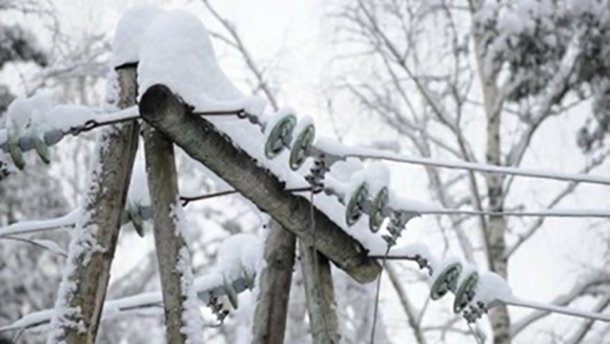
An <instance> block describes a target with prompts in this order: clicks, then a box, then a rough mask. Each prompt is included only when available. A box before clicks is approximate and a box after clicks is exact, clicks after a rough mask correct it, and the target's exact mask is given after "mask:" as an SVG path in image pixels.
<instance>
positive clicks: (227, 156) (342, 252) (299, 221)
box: [139, 85, 381, 283]
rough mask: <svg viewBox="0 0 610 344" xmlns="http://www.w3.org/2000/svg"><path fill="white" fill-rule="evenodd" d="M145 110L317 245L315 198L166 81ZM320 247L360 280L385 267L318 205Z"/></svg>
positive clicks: (152, 91) (153, 90)
mask: <svg viewBox="0 0 610 344" xmlns="http://www.w3.org/2000/svg"><path fill="white" fill-rule="evenodd" d="M139 108H140V114H141V116H142V117H143V118H144V120H145V121H146V122H148V123H149V124H150V125H151V126H153V127H154V128H156V129H157V130H159V131H161V132H162V133H164V134H165V135H167V136H168V137H169V138H170V139H171V140H172V141H174V143H175V144H177V145H178V146H180V147H181V148H182V149H183V150H184V151H185V152H186V153H187V154H188V155H190V156H191V157H192V158H193V159H195V160H197V161H199V162H201V163H202V164H204V165H205V166H206V167H208V168H209V169H210V170H212V171H213V172H214V173H216V174H217V175H218V176H220V177H221V178H222V179H224V180H225V181H226V182H227V183H228V184H230V185H231V186H232V187H234V188H235V189H236V190H237V191H239V192H240V193H241V194H242V195H243V196H244V197H246V198H248V199H249V200H250V201H252V202H253V203H254V204H256V205H257V206H258V207H259V208H260V209H261V210H263V211H264V212H266V213H268V214H269V215H270V216H271V217H273V218H274V219H275V220H276V221H278V222H279V223H280V224H281V225H282V226H283V227H284V228H285V229H287V230H289V231H291V232H292V233H294V234H295V235H297V236H298V237H299V238H300V239H301V240H302V241H303V242H304V243H306V244H308V245H314V243H313V237H312V235H311V234H312V233H311V222H310V216H309V212H310V203H309V201H308V200H307V199H305V198H303V197H299V196H296V195H293V194H291V193H290V192H286V191H285V190H284V185H283V183H282V182H281V181H280V180H278V178H277V177H276V176H274V175H273V174H272V173H271V172H269V171H268V170H266V169H264V168H262V167H260V166H259V164H257V162H256V160H255V159H254V158H252V157H251V156H250V155H248V154H247V153H246V152H244V151H243V150H241V149H239V148H238V147H236V146H235V145H234V144H233V142H231V140H230V139H229V138H228V137H227V136H226V135H224V134H222V133H220V132H218V131H217V130H216V129H215V128H214V126H213V124H211V123H210V122H209V121H207V120H206V119H205V118H203V117H200V116H195V115H193V114H192V111H191V110H190V108H189V106H188V105H187V104H185V103H183V102H182V101H181V100H180V98H179V97H178V96H176V95H174V93H173V92H172V91H171V90H170V89H169V88H168V87H167V86H165V85H154V86H151V87H150V88H148V89H147V90H146V92H144V94H143V95H142V98H141V100H140V104H139ZM314 221H315V225H316V233H315V239H316V240H315V248H316V249H317V250H318V251H320V252H321V253H322V254H323V255H325V256H326V257H328V258H329V259H330V260H331V261H333V262H334V263H335V265H337V267H339V268H340V269H342V270H344V271H345V272H346V273H347V274H349V275H350V276H352V277H353V278H354V279H355V280H357V281H359V282H361V283H366V282H370V281H372V280H374V279H375V278H376V277H377V276H378V275H379V273H380V271H381V266H380V265H379V264H378V263H377V261H376V260H374V259H370V258H367V257H366V250H365V249H364V248H363V247H362V245H361V244H360V243H359V242H358V241H356V240H355V239H354V238H352V237H350V236H349V235H348V234H347V233H345V232H344V231H343V230H342V229H341V228H340V227H339V226H338V225H337V224H336V223H334V222H333V221H332V220H330V219H329V218H328V216H326V214H324V213H322V212H321V211H319V210H318V209H315V208H314Z"/></svg>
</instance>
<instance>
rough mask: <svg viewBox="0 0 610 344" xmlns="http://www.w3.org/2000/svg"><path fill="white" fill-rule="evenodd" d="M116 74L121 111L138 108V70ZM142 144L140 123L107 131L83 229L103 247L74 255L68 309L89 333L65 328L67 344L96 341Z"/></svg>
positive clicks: (88, 200) (100, 151) (85, 206)
mask: <svg viewBox="0 0 610 344" xmlns="http://www.w3.org/2000/svg"><path fill="white" fill-rule="evenodd" d="M117 73H118V77H119V87H120V92H119V100H118V106H119V108H121V109H124V108H127V107H130V106H133V105H135V103H136V90H137V86H136V69H135V68H134V67H127V68H122V69H119V70H117ZM137 145H138V124H137V122H136V121H130V122H127V123H122V124H116V125H114V126H113V127H112V128H108V129H104V131H103V132H102V138H101V141H100V144H99V148H98V149H99V151H98V154H99V156H98V158H99V163H100V164H101V170H100V173H99V175H95V176H93V178H95V182H96V186H95V187H92V188H91V189H90V190H89V191H88V192H87V193H88V195H87V197H86V199H87V202H86V204H85V205H84V211H85V213H88V214H90V217H89V219H88V220H87V221H86V222H85V223H84V224H83V226H84V227H89V228H96V231H95V241H96V245H99V247H103V250H101V251H96V250H93V251H92V253H91V254H90V256H89V255H87V256H78V257H72V259H74V261H72V262H71V263H72V264H74V265H75V269H76V271H74V273H73V275H72V278H73V279H74V280H75V281H76V282H77V283H76V290H75V291H74V292H73V293H71V294H69V295H68V299H67V300H66V301H67V303H68V305H69V307H72V308H75V309H78V308H80V317H79V319H78V320H79V321H82V323H83V324H84V328H85V331H82V330H81V329H79V328H75V327H72V326H65V328H63V334H64V336H65V338H63V339H64V340H65V342H67V343H74V344H76V343H78V344H82V343H95V338H96V336H97V331H98V328H99V322H100V317H101V313H102V308H103V305H104V300H105V298H106V289H107V288H108V281H109V279H110V266H111V263H112V260H113V258H114V252H115V250H116V243H117V239H118V235H119V229H120V227H121V214H122V213H123V209H124V208H125V200H126V197H127V190H128V189H129V181H130V179H131V171H132V168H133V161H134V159H135V154H136V150H137ZM69 259H70V257H69Z"/></svg>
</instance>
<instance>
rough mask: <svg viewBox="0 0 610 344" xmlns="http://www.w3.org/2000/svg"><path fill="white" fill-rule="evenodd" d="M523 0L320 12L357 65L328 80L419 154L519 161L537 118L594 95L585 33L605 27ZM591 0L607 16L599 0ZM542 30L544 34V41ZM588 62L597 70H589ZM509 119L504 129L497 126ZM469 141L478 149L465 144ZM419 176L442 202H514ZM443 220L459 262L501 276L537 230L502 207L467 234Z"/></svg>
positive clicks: (358, 5)
mask: <svg viewBox="0 0 610 344" xmlns="http://www.w3.org/2000/svg"><path fill="white" fill-rule="evenodd" d="M535 3H536V4H534V5H533V8H532V9H529V10H528V9H527V8H526V9H525V10H524V9H523V8H524V7H525V2H524V4H521V3H520V2H515V3H511V2H503V1H485V2H483V1H474V0H473V1H435V2H428V1H417V0H384V1H372V0H371V1H369V0H358V1H355V2H350V3H345V5H343V6H340V8H338V9H337V10H336V11H335V12H334V14H333V15H332V17H333V19H334V20H335V23H336V25H337V32H338V34H337V37H338V40H339V42H341V43H342V44H344V45H345V47H346V49H348V50H349V51H350V53H346V54H345V55H342V56H341V61H349V62H348V63H358V64H360V66H361V70H363V72H361V73H360V74H361V75H353V73H352V75H349V76H345V77H344V78H343V79H342V80H341V81H340V86H341V87H342V88H343V89H345V90H347V91H348V92H349V93H350V94H351V95H352V96H353V97H354V98H355V99H357V100H358V101H359V103H360V104H361V105H362V108H363V110H364V111H366V112H368V113H371V114H374V115H375V116H377V117H378V118H380V119H381V120H382V121H383V122H385V123H387V124H388V125H390V126H391V127H392V128H394V129H395V130H396V131H397V133H398V134H400V135H401V136H403V137H404V138H406V139H407V142H408V148H409V149H410V151H411V152H413V153H415V154H417V155H419V156H424V157H429V156H434V157H441V158H447V159H459V160H464V161H471V162H477V161H480V158H479V157H484V161H485V162H486V163H488V164H492V165H498V166H520V165H521V163H522V162H523V161H524V157H525V156H526V155H527V154H528V152H529V151H530V150H529V148H530V147H531V142H532V140H533V138H534V136H535V135H536V134H537V133H538V132H539V131H540V128H541V127H542V124H543V123H545V121H547V120H548V119H549V118H552V117H553V116H560V115H562V114H564V113H566V112H568V111H569V110H570V109H572V108H573V107H575V106H577V105H578V104H581V103H582V102H583V101H585V100H591V99H592V98H593V99H594V100H595V101H596V102H597V103H599V102H602V100H601V99H605V98H604V97H605V96H604V95H603V92H602V93H599V92H597V93H595V92H594V93H593V94H591V93H589V92H587V90H589V89H593V90H597V89H603V88H604V87H605V86H604V85H606V83H607V81H605V80H607V77H608V72H607V70H608V69H607V68H606V67H605V62H599V61H601V60H603V58H601V57H597V55H595V56H593V55H594V54H595V52H594V50H592V49H594V48H593V46H595V44H596V43H593V42H592V41H591V39H592V38H594V37H595V38H596V39H598V38H599V37H600V36H601V37H604V38H599V39H600V41H603V42H607V41H606V39H607V27H608V23H607V22H603V20H602V19H599V20H597V19H593V20H591V21H589V19H587V18H589V17H587V16H591V15H593V16H594V17H595V15H594V14H592V13H591V12H588V11H595V9H588V10H584V12H586V14H583V13H582V12H578V11H577V10H574V11H571V10H570V8H568V7H569V4H567V2H566V3H563V2H559V5H558V6H557V7H553V9H552V10H550V11H548V12H544V11H541V10H538V9H539V7H536V6H543V5H540V4H538V2H535ZM602 3H605V2H602ZM520 6H523V7H520ZM596 6H597V5H596ZM599 6H600V7H599V10H600V11H601V12H603V13H607V9H604V7H603V6H606V7H607V3H606V5H599ZM517 10H521V12H516V11H517ZM516 13H521V16H522V17H518V18H516V19H515V21H514V22H513V24H514V26H509V24H511V23H508V24H507V21H508V20H507V19H506V18H507V17H509V16H511V17H510V18H511V19H512V18H514V16H519V15H517V14H516ZM521 22H525V24H520V23H521ZM521 25H523V26H521ZM515 26H516V27H515ZM600 32H601V33H600ZM548 37H553V38H556V40H555V41H550V40H546V41H545V38H548ZM543 41H544V42H543ZM553 42H554V43H553ZM545 44H546V45H545ZM600 44H602V43H600ZM600 49H603V48H600ZM585 56H587V57H588V58H594V59H595V60H594V61H595V62H593V63H594V65H595V66H594V67H590V68H589V67H586V65H587V62H586V61H585ZM589 62H590V61H589ZM364 65H366V66H369V68H362V66H364ZM591 69H593V70H595V72H594V73H597V74H596V75H594V76H593V75H591V73H593V72H592V71H591ZM593 110H594V111H596V110H595V108H594V109H593ZM598 112H599V111H597V112H596V113H598ZM603 116H605V115H599V116H598V115H596V117H597V118H605V117H603ZM604 121H605V120H604ZM604 121H601V122H603V123H605V122H604ZM601 122H600V123H601ZM480 123H485V127H484V130H480V129H478V128H480V127H476V128H477V129H476V131H475V129H473V126H476V125H479V124H480ZM515 126H516V128H517V130H516V131H515V130H512V131H511V130H508V128H509V127H510V128H515ZM600 126H601V127H603V124H600ZM598 136H599V135H598ZM574 137H575V138H576V132H575V133H574ZM589 138H590V136H589ZM475 139H476V140H475ZM477 140H478V141H477ZM481 141H483V142H485V144H484V145H483V149H481V148H479V146H477V143H476V142H481ZM589 146H590V145H589ZM507 147H508V148H507ZM594 147H595V148H594V149H592V150H589V151H588V152H589V154H590V158H588V159H586V160H587V162H586V164H585V165H584V166H583V167H582V168H581V172H583V173H589V172H591V171H592V170H594V169H595V168H596V167H598V166H601V165H602V163H603V162H604V160H605V158H606V156H607V151H605V150H604V149H603V146H601V145H597V146H594ZM426 173H427V176H428V181H429V187H430V190H431V192H432V195H433V197H434V198H435V199H436V200H437V201H438V202H439V203H440V204H441V205H442V206H444V207H448V208H461V207H466V206H470V207H472V208H474V209H475V210H483V209H486V210H489V211H493V212H502V211H503V210H504V209H505V207H506V204H507V202H508V200H510V201H511V202H510V203H511V204H512V206H514V207H524V206H525V205H526V203H525V202H521V201H520V200H519V199H515V198H516V197H510V196H516V195H512V193H511V191H512V189H513V186H514V178H512V177H509V178H506V177H502V176H498V175H487V176H486V177H485V178H477V177H475V175H474V174H472V173H444V172H440V171H438V170H437V169H432V168H427V169H426ZM577 188H578V184H577V183H572V184H569V185H567V186H565V187H564V188H559V189H557V191H556V194H555V196H554V197H552V198H551V200H550V201H548V203H547V204H546V207H547V208H553V207H555V206H557V205H558V204H560V203H561V202H562V201H563V200H565V199H567V198H569V196H570V195H572V194H573V193H574V192H575V191H576V190H577ZM449 221H450V224H451V229H452V233H454V234H455V236H456V237H457V243H458V245H459V247H460V248H461V250H462V253H463V255H464V256H465V257H466V259H467V260H469V261H470V262H476V263H478V264H479V265H483V266H487V267H488V268H489V269H490V270H492V271H494V272H497V273H498V274H500V275H501V276H502V277H504V278H508V277H509V276H508V275H507V270H508V263H509V261H510V258H511V257H512V256H513V255H514V253H515V252H516V251H517V250H518V248H519V247H521V244H522V243H523V242H525V241H526V240H527V239H529V238H530V237H532V236H533V235H534V234H535V233H536V232H537V231H538V230H539V229H540V228H542V227H543V225H544V223H545V218H538V219H535V220H534V221H532V222H531V223H526V224H525V225H523V226H522V225H520V224H516V223H509V222H508V221H507V220H506V218H505V217H502V216H488V217H484V216H480V217H479V218H478V222H477V224H478V225H477V227H478V235H472V233H467V232H466V226H468V227H472V223H470V222H467V221H468V220H467V219H465V218H463V217H461V216H457V215H451V216H449ZM438 223H439V224H441V223H442V222H441V221H439V222H438ZM511 227H512V228H511ZM515 227H520V228H515ZM444 233H446V232H444ZM513 233H516V239H514V235H515V234H513ZM476 247H482V248H483V253H484V255H483V256H484V257H485V259H484V260H483V261H479V260H477V259H475V252H476V250H475V248H476ZM392 275H394V273H392ZM394 277H396V276H394ZM394 285H395V286H398V284H397V283H394ZM397 291H399V297H400V298H401V302H402V304H403V307H404V309H405V314H407V317H408V318H409V324H410V326H411V327H412V328H413V331H414V333H415V337H416V338H418V340H419V341H422V339H423V337H422V333H423V330H424V329H423V328H422V327H421V324H420V323H419V322H418V321H413V315H414V313H416V312H414V310H413V308H412V306H411V305H410V302H409V296H408V294H407V293H403V292H400V289H399V288H397ZM584 294H587V293H586V292H585V291H582V292H581V293H578V294H577V295H578V296H582V295H584ZM601 305H603V303H601ZM490 321H491V325H492V328H493V337H494V343H497V344H501V343H510V342H511V340H512V338H513V337H514V336H516V333H514V332H513V334H511V321H510V317H509V314H508V312H507V309H506V307H505V306H499V307H494V308H493V309H492V310H491V314H490ZM531 323H532V322H530V323H528V325H529V324H531ZM449 324H453V322H450V323H449Z"/></svg>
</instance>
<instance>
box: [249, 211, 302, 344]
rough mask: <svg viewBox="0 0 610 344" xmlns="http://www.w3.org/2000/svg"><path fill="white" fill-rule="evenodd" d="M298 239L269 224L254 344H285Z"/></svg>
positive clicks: (256, 312) (273, 223) (275, 222)
mask: <svg viewBox="0 0 610 344" xmlns="http://www.w3.org/2000/svg"><path fill="white" fill-rule="evenodd" d="M295 242H296V240H295V236H294V234H292V233H291V232H289V231H287V230H284V229H283V228H282V226H281V225H280V224H279V223H278V222H277V221H275V220H271V221H269V235H268V236H267V240H266V241H265V251H264V257H263V258H264V259H265V263H266V265H265V267H264V268H263V269H262V271H261V274H260V276H259V277H258V280H259V281H260V282H259V294H258V300H257V303H256V311H255V313H254V326H253V331H252V333H253V334H252V343H253V344H283V343H284V335H285V331H286V318H287V314H288V300H289V299H290V285H291V283H292V272H293V268H294V254H295Z"/></svg>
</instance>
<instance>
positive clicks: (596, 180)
mask: <svg viewBox="0 0 610 344" xmlns="http://www.w3.org/2000/svg"><path fill="white" fill-rule="evenodd" d="M315 146H316V147H318V148H319V149H320V150H322V151H324V152H327V153H329V154H332V155H336V156H338V157H343V158H347V157H359V158H363V159H382V160H389V161H395V162H403V163H408V164H416V165H424V166H435V167H444V168H451V169H464V170H471V171H477V172H485V173H496V174H505V175H515V176H523V177H531V178H544V179H555V180H563V181H577V182H582V183H593V184H604V185H610V178H607V177H603V176H595V175H587V174H577V173H562V172H555V171H544V170H533V169H526V168H516V167H504V166H495V165H487V164H479V163H471V162H463V161H447V160H437V159H431V158H423V157H416V156H408V155H403V154H396V153H392V152H386V151H383V150H378V149H372V148H361V147H348V146H345V145H342V144H340V143H338V142H335V143H333V144H329V142H328V141H325V142H324V144H323V145H322V144H321V143H320V142H319V141H318V142H317V143H316V145H315Z"/></svg>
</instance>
